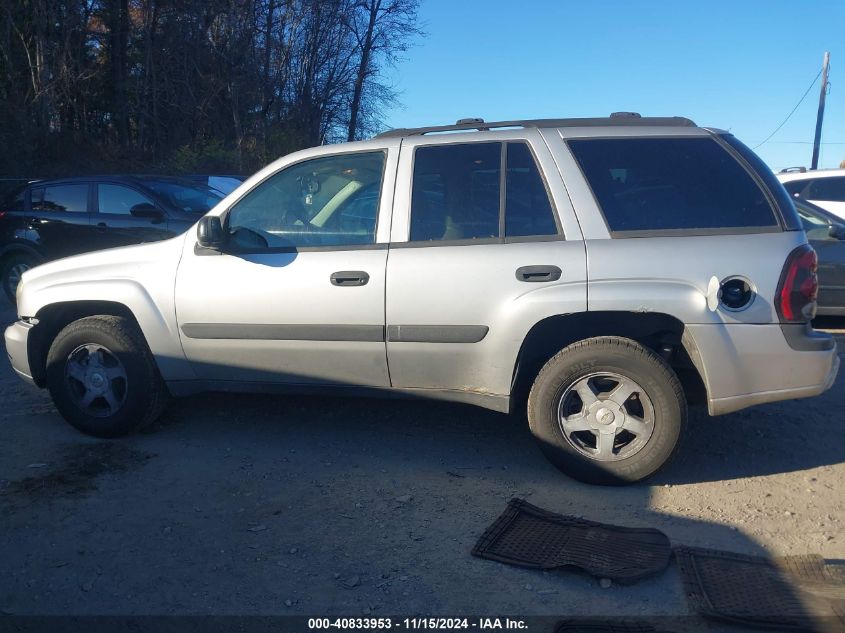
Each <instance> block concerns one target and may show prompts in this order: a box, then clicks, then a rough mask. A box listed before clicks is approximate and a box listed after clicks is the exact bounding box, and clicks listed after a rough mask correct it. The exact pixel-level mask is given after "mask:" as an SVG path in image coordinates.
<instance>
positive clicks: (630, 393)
mask: <svg viewBox="0 0 845 633" xmlns="http://www.w3.org/2000/svg"><path fill="white" fill-rule="evenodd" d="M558 424H559V426H560V430H561V433H562V434H563V436H564V438H566V441H567V443H569V445H570V446H572V447H573V448H574V449H575V450H576V451H578V453H580V454H581V455H584V456H585V457H588V458H590V459H593V460H596V461H601V462H610V461H618V460H620V459H626V458H628V457H631V456H632V455H635V454H636V453H638V452H640V451H641V450H642V449H643V448H644V447H645V445H646V444H647V443H648V441H649V440H650V439H651V436H652V434H653V433H654V405H653V404H652V401H651V398H650V397H649V396H648V394H647V393H646V392H645V390H644V389H643V388H642V387H641V386H640V385H639V383H637V382H636V381H635V380H632V379H631V378H629V377H627V376H623V375H622V374H618V373H615V372H596V373H592V374H588V375H587V376H582V377H581V378H578V379H577V380H575V381H573V382H572V384H570V385H569V387H567V388H566V389H565V390H564V392H563V395H562V396H561V398H560V402H559V403H558Z"/></svg>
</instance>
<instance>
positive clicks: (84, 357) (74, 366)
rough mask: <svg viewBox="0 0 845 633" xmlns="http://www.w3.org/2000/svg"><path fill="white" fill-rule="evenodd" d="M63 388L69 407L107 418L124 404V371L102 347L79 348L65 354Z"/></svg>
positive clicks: (114, 357)
mask: <svg viewBox="0 0 845 633" xmlns="http://www.w3.org/2000/svg"><path fill="white" fill-rule="evenodd" d="M65 384H66V385H67V389H68V393H69V394H70V397H71V400H73V403H74V404H75V405H76V406H77V407H78V408H79V409H80V410H81V411H82V412H84V413H85V414H87V415H91V416H94V417H98V418H107V417H109V416H111V415H114V414H115V413H117V412H118V411H119V410H120V408H121V407H122V406H123V403H124V402H126V394H127V391H128V389H127V387H128V380H127V377H126V369H125V368H124V366H123V363H122V362H121V361H120V359H119V358H118V357H117V356H116V355H115V354H114V353H113V352H112V351H111V350H109V349H108V348H107V347H105V346H103V345H98V344H95V343H89V344H86V345H80V346H79V347H77V348H76V349H74V350H73V351H72V352H71V353H70V354H68V357H67V360H66V361H65Z"/></svg>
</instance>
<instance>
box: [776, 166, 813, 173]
mask: <svg viewBox="0 0 845 633" xmlns="http://www.w3.org/2000/svg"><path fill="white" fill-rule="evenodd" d="M806 171H807V168H806V167H784V168H783V169H781V170H780V171H779V172H778V173H780V174H790V173H793V172H796V173H799V174H803V173H806Z"/></svg>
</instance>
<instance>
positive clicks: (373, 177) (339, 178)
mask: <svg viewBox="0 0 845 633" xmlns="http://www.w3.org/2000/svg"><path fill="white" fill-rule="evenodd" d="M369 148H371V149H369ZM369 148H368V149H365V150H364V151H358V152H353V153H339V154H331V155H326V154H325V148H323V149H322V150H319V151H318V152H319V156H317V157H314V158H310V159H305V160H302V159H300V160H298V161H297V162H292V163H289V164H288V165H287V166H286V167H283V168H282V169H280V170H278V171H276V172H275V173H272V174H270V175H268V177H267V178H265V179H264V180H263V181H262V182H261V183H260V184H258V185H256V186H255V187H254V188H253V189H252V190H250V191H249V192H248V193H246V194H245V195H244V196H242V197H241V198H240V199H238V200H237V201H236V202H235V203H234V204H233V205H232V206H231V207H230V208H229V209H228V210H227V211H225V212H224V216H223V226H224V231H225V232H226V234H227V236H228V245H227V246H226V247H225V248H224V249H223V252H222V253H220V252H216V251H208V250H203V249H201V248H199V247H197V244H196V240H195V239H194V236H193V235H189V236H188V239H187V241H186V244H185V251H184V255H183V258H182V261H181V263H180V265H179V270H178V274H177V281H176V313H177V319H178V323H179V329H180V336H181V339H182V345H183V348H184V351H185V354H186V356H187V357H188V359H189V360H190V362H191V363H192V365H193V367H194V370H195V372H196V374H197V376H198V377H199V378H201V379H205V380H214V381H231V380H237V381H255V382H271V383H286V384H332V385H343V386H346V385H349V386H378V387H383V386H388V385H389V384H390V381H389V378H388V373H387V361H386V358H385V344H384V280H385V265H386V259H387V243H386V242H387V233H386V232H385V233H383V234H382V232H380V230H379V226H380V225H381V224H382V223H384V224H383V227H384V228H383V229H382V231H386V230H387V227H388V226H389V218H390V204H391V200H392V193H393V191H392V190H393V181H394V176H395V171H396V167H395V164H396V156H395V153H396V152H397V151H398V142H397V141H387V142H385V143H378V142H375V141H374V142H373V143H371V144H370V145H369ZM292 160H295V159H292ZM390 165H392V168H391V167H390Z"/></svg>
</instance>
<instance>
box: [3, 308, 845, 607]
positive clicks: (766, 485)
mask: <svg viewBox="0 0 845 633" xmlns="http://www.w3.org/2000/svg"><path fill="white" fill-rule="evenodd" d="M13 318H14V312H13V310H12V309H11V307H10V306H9V304H8V303H4V304H3V305H2V306H0V323H2V324H3V325H4V326H5V324H6V323H8V322H10V321H11V320H13ZM828 325H831V324H828ZM832 325H833V326H835V327H842V326H841V325H840V324H836V323H833V324H832ZM840 346H841V343H840ZM843 405H845V394H843V377H842V376H840V379H839V380H838V382H837V384H836V385H835V386H834V388H833V389H832V390H830V391H829V392H828V393H826V394H825V395H824V396H822V397H819V398H816V399H812V400H805V401H792V402H785V403H778V404H772V405H766V406H760V407H757V408H754V409H751V410H747V411H744V412H740V413H736V414H733V415H728V416H724V417H721V418H715V419H709V418H707V417H706V415H704V414H703V413H702V412H696V413H694V414H693V416H692V419H691V424H690V428H689V432H688V434H687V437H686V438H685V440H684V442H683V445H682V447H681V450H680V452H679V455H678V456H677V458H676V459H675V460H674V462H673V463H672V464H671V465H670V466H669V467H668V468H667V469H666V470H665V471H664V472H662V473H661V474H660V475H659V476H657V477H656V478H655V479H653V480H652V481H650V482H649V484H648V485H637V486H633V487H628V488H618V489H608V488H597V487H591V486H587V485H583V484H580V483H577V482H574V481H572V480H570V479H568V478H566V477H564V476H563V475H561V474H560V473H558V472H557V471H556V470H555V469H554V468H553V467H551V466H550V465H549V464H548V463H547V462H546V461H545V460H544V459H543V457H542V456H541V454H540V453H539V451H538V450H537V448H536V447H535V446H534V443H533V440H532V438H531V436H530V434H529V432H528V429H527V425H526V423H525V421H524V420H523V419H519V418H518V417H508V416H505V415H501V414H497V413H492V412H489V411H484V410H481V409H475V408H471V407H469V406H464V405H454V404H445V403H426V402H411V401H391V400H384V401H379V400H354V399H326V398H290V397H289V398H281V397H257V396H223V395H202V396H196V397H192V398H189V399H185V400H181V401H176V402H175V403H173V404H172V405H171V406H170V408H169V409H168V411H167V412H166V414H165V416H164V418H163V419H162V421H161V422H160V423H159V424H158V425H157V426H155V427H154V428H153V429H151V430H150V431H149V432H146V433H144V434H141V435H136V436H134V437H131V438H128V439H125V440H121V441H115V442H103V441H98V440H94V439H91V438H88V437H85V436H82V435H80V434H79V433H77V432H76V431H75V430H74V429H72V428H71V427H70V426H69V425H67V424H66V423H65V422H64V421H63V420H62V419H61V418H60V416H59V415H58V413H57V412H56V411H55V409H54V408H53V406H52V405H51V402H50V399H49V397H48V396H47V394H46V393H45V392H40V391H38V390H36V389H34V388H30V387H27V386H26V385H24V383H22V382H21V381H20V380H18V379H17V378H16V377H15V376H14V375H13V373H12V371H11V369H10V368H9V366H8V362H7V360H6V356H5V354H0V550H2V554H1V555H0V611H2V613H3V614H14V615H27V614H39V615H45V614H63V615H68V614H73V615H91V614H113V615H139V614H156V615H166V614H232V615H246V614H265V615H266V614H298V615H302V614H308V615H352V616H355V615H361V614H372V615H374V616H378V615H400V614H404V615H410V614H421V615H455V614H482V615H501V614H523V615H563V614H568V615H573V614H578V615H614V614H626V615H649V616H660V615H670V616H680V615H684V614H687V613H688V606H687V603H686V600H685V597H684V594H683V590H682V586H681V581H680V577H679V575H678V573H677V571H676V570H675V569H674V567H671V566H670V568H669V569H668V570H667V571H666V572H665V573H664V574H662V575H660V576H658V577H655V578H652V579H647V580H644V581H641V582H639V583H637V584H635V585H633V586H628V587H623V586H616V585H613V586H611V587H609V588H602V587H601V586H600V584H599V582H598V580H597V579H595V578H592V577H589V576H585V575H578V574H573V573H567V572H555V573H542V572H537V571H531V570H524V569H518V568H515V567H509V566H505V565H502V564H500V563H496V562H492V561H487V560H480V559H477V558H473V557H472V556H470V550H471V548H472V546H473V544H474V542H475V540H476V538H477V537H478V536H479V535H480V534H481V532H483V530H484V529H485V528H486V527H487V526H488V525H489V524H490V523H491V522H492V521H493V520H494V519H495V518H496V517H497V516H498V515H499V513H500V512H501V511H502V510H503V509H504V507H505V504H506V503H507V501H508V500H509V499H510V498H511V497H514V496H518V497H523V498H526V499H528V500H529V501H530V502H531V503H534V504H536V505H540V506H542V507H544V508H547V509H550V510H553V511H556V512H560V513H564V514H572V515H579V516H583V517H585V518H589V519H592V520H595V521H603V522H610V523H615V524H619V525H626V526H632V527H655V528H659V529H661V530H663V531H664V532H666V534H668V535H669V537H670V538H671V539H672V541H673V543H675V544H688V545H697V546H705V547H718V548H723V549H729V550H734V551H738V552H744V553H751V554H753V553H763V552H769V553H774V554H803V553H818V554H821V555H822V556H824V557H826V558H829V559H845V531H843V525H845V494H843V490H845V483H844V482H845V463H843V462H845V433H843V422H845V415H843V413H842V411H843Z"/></svg>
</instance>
